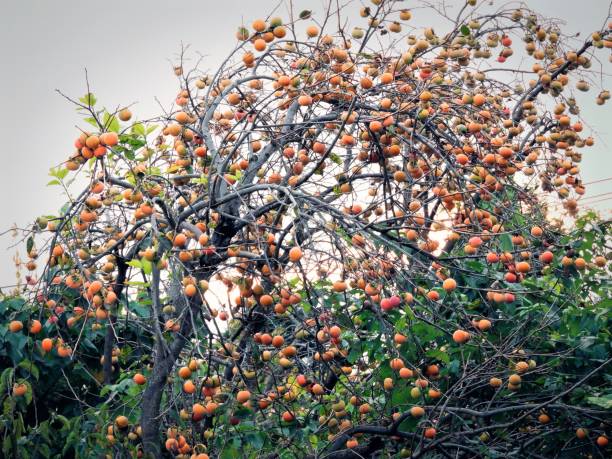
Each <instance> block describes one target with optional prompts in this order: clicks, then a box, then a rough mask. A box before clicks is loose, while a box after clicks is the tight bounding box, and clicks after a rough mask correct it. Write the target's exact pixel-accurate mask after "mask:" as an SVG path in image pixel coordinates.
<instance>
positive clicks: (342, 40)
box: [2, 0, 612, 458]
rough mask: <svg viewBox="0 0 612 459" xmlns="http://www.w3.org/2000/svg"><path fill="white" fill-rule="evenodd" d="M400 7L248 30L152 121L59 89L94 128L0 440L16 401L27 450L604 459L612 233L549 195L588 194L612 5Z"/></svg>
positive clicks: (11, 332)
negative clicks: (433, 17)
mask: <svg viewBox="0 0 612 459" xmlns="http://www.w3.org/2000/svg"><path fill="white" fill-rule="evenodd" d="M351 5H352V4H351ZM406 7H407V5H406V3H404V2H401V1H383V0H377V1H372V2H371V3H370V4H369V6H367V7H362V8H361V9H360V10H359V16H360V17H359V18H357V19H355V21H354V22H355V24H351V25H348V23H347V20H346V18H345V15H346V14H347V11H348V9H349V8H353V6H346V7H340V6H339V4H337V3H336V2H329V4H328V6H327V9H326V10H325V11H319V12H314V13H313V12H311V11H302V12H297V11H292V10H291V9H289V11H288V14H287V17H285V18H283V19H281V18H277V17H269V18H266V19H265V20H262V19H260V20H255V21H254V22H253V23H252V24H250V25H248V26H247V25H245V26H241V27H239V28H238V31H237V33H236V38H237V44H236V46H235V47H234V48H233V50H232V51H231V53H230V54H229V56H228V57H227V59H226V60H224V61H223V62H222V63H221V64H220V65H219V66H218V67H217V68H216V70H215V71H214V72H210V73H208V74H206V73H203V72H202V71H201V70H199V68H198V67H199V66H198V65H197V66H195V68H193V69H188V68H187V65H186V62H187V61H186V60H183V59H181V61H180V62H179V63H178V64H177V66H176V67H175V69H174V71H175V74H176V75H177V78H178V81H179V83H180V88H179V89H178V93H177V97H176V101H175V109H174V110H173V111H172V112H170V113H164V114H163V115H160V116H159V117H156V118H155V119H150V120H147V121H134V119H133V118H132V113H131V111H130V109H128V108H123V109H121V110H116V111H108V110H105V109H103V108H100V107H99V104H98V103H97V101H96V100H95V97H94V96H93V94H91V93H87V94H86V95H85V97H83V98H81V99H79V100H73V99H70V100H71V101H72V102H73V103H74V104H76V106H77V108H78V110H79V111H80V112H82V113H83V114H84V117H85V120H84V121H85V122H87V123H89V124H90V125H91V126H93V129H92V127H91V126H89V127H87V128H83V130H82V131H81V132H80V133H78V137H77V139H76V140H75V142H74V148H75V150H74V153H73V154H72V155H70V157H69V158H68V159H67V161H66V162H65V163H64V164H63V165H62V166H61V167H60V168H56V169H53V170H52V175H53V176H54V179H53V181H52V182H51V184H55V185H62V186H64V187H65V189H66V190H68V191H67V196H68V198H69V199H68V202H67V203H66V205H65V206H64V207H63V208H62V209H61V212H60V213H59V214H58V215H50V216H43V217H39V218H38V219H37V220H36V222H35V224H34V225H33V227H32V229H31V230H28V231H24V235H23V237H24V240H26V246H27V247H26V248H27V253H28V256H29V260H27V261H24V266H25V268H27V269H28V270H29V271H31V273H30V274H29V275H28V277H27V280H28V282H27V285H25V286H24V287H23V289H22V292H21V297H22V298H21V299H18V298H13V299H7V300H6V301H5V302H4V303H2V304H3V310H4V312H5V313H6V318H7V321H8V322H10V323H9V324H8V328H5V329H4V330H3V332H2V333H3V336H4V340H5V343H6V352H5V353H4V354H3V357H2V358H3V359H4V360H3V361H5V362H7V367H8V368H7V369H6V370H5V371H4V373H3V375H2V384H3V385H2V388H3V389H4V391H3V392H4V394H5V395H6V401H5V404H6V405H7V406H8V407H9V409H7V410H6V411H5V414H4V416H6V419H5V422H4V426H5V429H4V435H5V444H4V448H5V453H6V454H7V455H8V454H10V453H11V452H15V451H17V448H18V443H19V442H18V441H17V438H16V437H15V435H14V434H13V435H11V434H10V432H9V431H10V430H11V429H10V427H11V426H13V427H14V426H15V425H18V421H17V420H16V418H15V417H14V416H13V415H12V414H13V413H16V412H18V411H19V410H22V411H23V412H25V416H26V418H25V419H26V422H25V423H24V418H23V416H22V417H21V418H20V419H21V421H20V422H21V424H19V425H20V426H21V427H20V429H18V430H19V432H23V431H28V428H27V427H26V425H27V426H30V427H29V428H30V430H29V434H28V435H30V436H29V437H27V438H29V439H30V440H27V439H26V440H23V441H22V442H21V445H24V444H28V443H27V441H31V442H32V443H31V444H32V445H34V444H36V446H32V448H34V447H35V448H36V449H35V450H34V453H32V451H33V450H32V449H31V448H30V449H29V451H28V448H24V451H26V453H25V454H28V455H29V454H33V455H34V456H35V457H39V456H36V454H40V457H45V455H46V457H51V456H53V457H55V455H56V454H59V455H61V454H66V451H69V450H70V451H73V454H75V455H76V456H88V457H91V455H93V454H107V455H109V456H114V457H131V456H138V457H142V456H148V457H162V456H174V457H194V458H205V457H209V456H210V457H223V458H229V457H283V458H285V457H287V458H288V457H311V458H323V457H329V458H332V457H333V458H349V457H372V456H376V455H378V456H379V457H391V456H401V457H413V458H421V457H532V456H533V457H552V456H555V457H557V456H558V457H587V456H588V457H603V456H604V455H605V454H606V445H607V436H606V435H607V434H609V429H610V423H609V419H610V417H609V409H610V405H611V403H612V402H611V397H612V396H611V392H610V386H609V383H610V373H609V367H608V365H609V363H610V360H611V359H610V356H609V346H610V339H609V330H608V325H609V322H608V318H607V313H608V312H609V308H610V299H609V291H608V290H607V285H606V279H607V276H608V275H609V270H608V269H609V267H608V265H609V264H608V261H607V260H608V256H609V247H610V245H609V244H610V240H609V235H608V233H607V228H608V226H609V225H608V224H607V222H600V221H598V220H597V218H596V217H595V216H594V215H588V216H586V217H582V218H581V219H579V220H578V223H577V224H578V226H579V228H578V230H577V232H576V231H568V230H566V229H564V228H563V226H562V225H561V224H558V223H555V222H554V221H553V220H552V217H553V216H554V215H552V212H551V211H550V209H548V203H550V202H551V199H554V200H556V202H558V203H559V204H560V206H559V207H558V208H556V209H554V212H555V213H556V214H561V213H563V214H566V215H567V214H569V216H574V215H576V213H577V212H578V198H579V197H580V196H581V195H582V194H583V193H584V192H585V188H584V185H583V182H582V179H581V178H580V168H579V163H580V161H581V158H582V154H583V151H585V150H586V149H588V147H589V146H591V145H593V143H594V140H593V138H592V137H589V136H588V135H587V134H585V133H584V128H583V121H582V120H581V117H580V112H579V107H578V104H577V99H576V98H575V95H574V93H575V92H576V91H586V90H588V89H589V87H590V86H597V85H596V83H594V82H596V81H597V77H598V74H599V73H600V72H601V70H594V69H595V68H598V69H599V68H601V66H602V65H603V64H602V63H601V62H598V61H597V59H598V58H600V57H602V56H603V58H604V59H608V55H609V51H607V50H608V49H609V48H610V47H612V36H611V34H610V30H611V29H610V25H609V24H608V23H607V22H608V20H609V18H605V17H602V18H601V22H602V28H601V30H596V31H592V34H590V35H589V36H588V37H586V38H585V41H578V38H576V37H570V36H567V35H566V34H565V33H564V32H563V29H562V28H561V25H560V24H558V23H557V22H555V21H554V20H551V19H547V18H544V17H541V16H539V15H538V14H536V13H535V12H533V11H530V10H529V9H527V8H526V7H524V6H519V7H515V5H509V6H490V5H488V4H484V5H477V4H476V2H475V1H471V0H470V1H468V2H467V3H466V4H464V5H461V6H460V7H457V6H456V7H455V8H454V9H453V8H451V7H450V5H440V6H437V5H431V6H429V7H428V8H429V9H430V10H432V11H435V12H436V13H437V14H439V16H440V21H441V22H442V23H443V24H444V25H445V29H444V30H440V29H439V28H438V27H436V30H435V31H434V29H433V28H431V27H427V26H426V24H422V23H421V24H419V23H418V20H419V14H420V12H421V11H422V10H420V9H415V10H414V11H410V10H408V9H405V8H406ZM412 16H414V17H412ZM605 53H608V55H605ZM201 64H202V63H200V65H201ZM595 91H598V95H597V97H596V102H597V104H600V105H601V104H604V103H605V102H606V101H607V99H608V98H609V93H608V92H607V91H605V90H603V89H595ZM73 176H74V177H73ZM69 180H74V183H73V185H72V187H70V188H69V187H68V185H69V184H68V181H69ZM79 184H81V185H84V186H83V187H82V188H81V191H79V192H76V193H73V192H72V191H70V190H73V189H74V188H75V187H76V186H77V185H79ZM33 368H34V369H33ZM51 375H55V376H51ZM39 387H45V390H44V391H42V390H40V389H38V388H39ZM54 393H61V394H63V395H62V397H65V398H66V400H69V401H67V402H66V406H69V407H70V410H71V411H70V416H74V418H72V419H73V420H70V419H68V418H67V417H66V416H65V414H66V413H64V414H62V415H61V416H62V417H63V419H61V418H58V416H59V414H57V413H56V411H57V410H60V411H61V410H62V406H61V403H60V404H59V405H60V406H57V405H58V404H57V402H56V403H55V405H54V411H53V412H52V413H50V412H45V413H41V412H37V413H36V415H34V414H32V409H33V408H32V407H36V406H39V407H41V406H49V405H45V404H48V403H49V402H48V401H45V400H47V399H48V398H49V395H52V394H54ZM63 408H65V409H67V408H66V407H63ZM48 411H50V410H48ZM77 415H78V420H74V419H77V418H76V417H77ZM20 416H21V415H20ZM58 419H59V421H58ZM41 422H42V423H43V424H44V422H46V423H47V424H46V427H45V429H46V431H47V436H48V432H49V429H59V431H60V432H65V431H67V430H70V429H72V430H73V431H74V433H73V435H72V438H69V439H66V440H64V441H63V442H62V445H61V447H60V449H61V448H64V449H63V451H62V452H59V451H56V449H57V447H58V445H57V444H55V445H54V442H53V439H48V438H47V440H45V439H44V435H43V434H42V433H41V432H42V430H41V427H40V426H41V425H43V424H41ZM16 423H17V424H16ZM66 423H68V426H69V427H68V428H66V430H62V429H64V427H65V424H66ZM58 426H59V427H58ZM18 435H20V434H18ZM41 435H42V436H41ZM37 436H38V437H37ZM24 438H26V437H24ZM35 438H40V440H36V441H35V440H33V439H35ZM58 438H59V437H58ZM45 442H46V443H47V444H48V445H46V446H45V447H44V448H42V447H41V446H40V445H41V443H45ZM64 443H65V445H66V446H65V447H64ZM43 449H44V451H43Z"/></svg>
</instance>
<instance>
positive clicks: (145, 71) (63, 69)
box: [0, 0, 612, 288]
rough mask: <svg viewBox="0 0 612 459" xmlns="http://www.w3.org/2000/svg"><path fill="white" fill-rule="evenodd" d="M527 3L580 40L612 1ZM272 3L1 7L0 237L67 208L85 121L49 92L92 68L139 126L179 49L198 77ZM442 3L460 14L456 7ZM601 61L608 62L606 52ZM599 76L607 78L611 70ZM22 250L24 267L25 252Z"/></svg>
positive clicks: (607, 132)
mask: <svg viewBox="0 0 612 459" xmlns="http://www.w3.org/2000/svg"><path fill="white" fill-rule="evenodd" d="M341 3H349V5H348V8H349V11H350V14H349V15H350V16H351V17H354V18H356V21H357V20H359V19H358V18H357V11H358V9H359V7H360V6H361V4H362V3H363V2H361V1H356V0H355V1H349V2H347V1H346V0H344V1H343V2H341ZM501 3H502V2H500V1H496V0H495V1H494V4H501ZM504 3H507V2H504ZM526 3H527V5H528V6H530V7H531V8H534V9H536V11H538V12H540V13H542V14H544V15H547V16H552V17H556V18H559V19H561V20H564V21H565V22H566V23H567V28H566V30H567V31H571V32H581V34H582V35H581V36H582V37H585V36H586V35H587V34H590V32H591V31H593V30H594V29H596V28H599V27H601V25H602V24H604V23H605V21H606V16H607V14H608V7H609V5H608V0H589V1H588V8H586V7H584V8H578V9H577V8H576V5H577V2H575V1H573V0H537V1H536V0H528V1H527V2H526ZM586 3H587V2H584V3H580V4H582V5H586ZM278 4H279V2H278V1H277V0H256V1H255V0H223V1H213V0H199V1H195V0H182V1H180V2H168V1H160V0H127V1H126V0H107V1H105V2H99V1H94V0H53V1H49V0H2V10H3V11H2V16H1V18H0V62H2V72H0V104H1V105H0V138H2V140H3V145H2V148H1V149H0V163H1V166H2V167H0V215H2V216H3V218H2V219H1V220H0V222H1V224H0V233H2V232H4V231H5V230H8V229H9V228H10V227H11V226H12V225H13V224H16V225H17V226H18V227H26V226H28V225H29V224H31V222H33V221H34V219H35V218H36V217H37V216H38V215H42V214H53V213H57V211H58V209H59V208H60V207H61V205H62V204H63V202H64V198H63V196H62V194H61V190H60V188H58V187H47V186H46V184H47V182H48V181H49V180H51V178H50V177H49V176H48V173H49V168H50V167H54V166H57V165H59V164H60V163H61V162H62V161H64V160H65V159H66V158H67V157H68V156H69V155H70V154H71V153H72V150H73V148H72V143H73V140H74V138H75V137H76V135H77V133H78V131H77V129H76V126H77V125H80V126H83V123H82V122H81V121H80V117H79V115H78V114H77V112H76V111H75V109H74V106H73V105H71V104H70V103H69V102H68V101H66V100H65V99H64V98H62V97H61V96H60V95H59V94H58V93H56V91H55V90H56V89H60V90H61V91H62V92H63V93H65V94H67V95H69V96H71V97H75V98H78V97H81V96H82V95H83V94H85V93H86V84H85V69H87V74H88V79H89V84H90V88H91V90H92V92H93V93H94V94H95V95H96V97H97V98H98V100H100V101H101V103H103V104H104V105H105V106H106V107H108V108H114V107H118V106H125V105H130V104H135V105H134V106H133V108H132V111H133V112H134V113H135V115H136V117H138V118H140V119H146V118H149V117H153V116H155V115H157V114H159V113H160V105H159V104H160V103H161V104H162V106H163V107H169V106H170V103H171V102H172V100H173V99H174V97H175V95H176V91H177V87H178V86H177V81H176V77H175V76H174V74H173V72H172V66H173V63H175V62H176V61H177V55H178V53H179V52H180V49H181V46H182V45H189V52H190V53H191V56H192V58H193V59H194V60H195V59H196V58H197V56H198V54H197V53H200V54H202V55H203V56H205V57H204V65H203V66H202V67H203V68H204V69H206V68H209V69H210V70H212V69H214V68H215V67H216V66H217V65H218V64H219V63H220V62H222V60H223V59H224V58H225V57H226V56H227V55H228V53H229V52H230V51H231V50H232V48H233V46H234V44H235V38H234V34H235V31H236V28H237V26H238V25H240V24H242V23H246V24H250V23H251V21H252V20H254V19H257V18H265V17H266V16H267V14H268V13H270V12H271V11H272V10H273V9H274V8H275V7H277V6H278ZM293 4H294V5H295V10H296V11H301V10H302V9H311V10H313V11H314V14H315V17H316V16H317V13H318V14H319V15H320V14H321V12H322V11H323V7H322V5H323V1H321V0H293ZM405 4H406V7H408V8H411V9H413V19H412V22H414V23H419V16H420V14H421V12H422V14H423V15H426V13H425V12H424V11H423V10H420V9H419V8H418V7H419V5H421V3H420V2H419V1H417V0H411V1H406V2H405ZM447 4H448V5H452V6H454V8H455V9H457V8H458V7H459V6H461V5H462V4H463V2H462V1H461V0H449V1H447ZM275 15H279V16H281V17H287V14H286V7H285V6H284V5H282V6H280V7H279V8H278V10H277V12H276V13H275ZM421 17H422V16H421ZM428 18H430V16H428ZM361 21H363V20H361ZM437 21H438V22H436V20H431V19H429V22H425V24H426V25H430V24H431V25H433V26H434V28H435V27H436V26H438V27H439V29H440V30H442V29H443V26H442V24H443V23H442V22H441V21H440V20H437ZM598 55H599V56H601V57H602V58H603V59H607V56H606V54H605V52H603V53H602V52H600V53H598ZM596 65H597V64H596ZM187 66H188V65H187ZM603 68H604V71H606V70H607V71H608V72H610V64H609V63H608V62H607V61H605V62H604V63H603ZM610 81H611V79H610V77H609V76H605V77H604V86H605V85H606V84H607V87H606V89H612V87H610V86H612V84H610ZM587 94H588V97H585V103H583V104H582V106H581V108H582V113H583V114H584V117H585V119H587V120H590V121H591V124H590V126H588V127H587V131H589V130H590V129H593V135H594V137H595V139H596V146H595V147H593V148H591V149H590V150H587V152H586V153H585V155H584V159H583V163H582V166H581V167H582V177H583V180H584V181H585V182H587V183H588V182H592V181H597V180H601V179H606V178H609V177H611V176H612V155H611V154H610V153H609V149H610V147H612V129H611V128H610V126H611V123H610V120H611V119H612V109H611V103H610V101H609V102H608V104H607V105H605V106H603V107H598V106H596V105H595V103H594V101H593V99H594V98H595V93H594V92H593V91H591V92H589V93H587ZM610 192H612V181H604V182H599V183H594V184H592V185H591V186H587V194H586V196H585V197H591V202H593V203H594V204H593V207H594V208H596V209H598V210H601V211H603V212H606V213H607V214H606V215H608V216H610V209H611V208H612V200H610V199H607V200H606V198H608V197H610V195H603V196H600V195H602V194H603V193H610ZM600 199H604V200H603V201H600ZM596 201H599V202H596ZM14 242H15V241H14V240H13V239H12V237H11V235H10V233H6V234H3V235H2V236H0V261H1V262H0V288H2V287H5V286H9V285H11V284H14V282H15V274H14V273H15V268H14V265H13V263H12V261H11V259H12V257H13V256H14V255H15V251H16V248H12V247H11V245H12V244H14ZM17 249H20V254H21V256H22V257H24V248H23V246H21V247H18V248H17Z"/></svg>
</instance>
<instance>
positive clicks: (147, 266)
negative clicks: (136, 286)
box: [140, 258, 153, 274]
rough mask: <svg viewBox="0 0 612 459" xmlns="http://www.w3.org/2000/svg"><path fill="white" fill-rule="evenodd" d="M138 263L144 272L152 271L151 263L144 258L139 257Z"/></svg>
mask: <svg viewBox="0 0 612 459" xmlns="http://www.w3.org/2000/svg"><path fill="white" fill-rule="evenodd" d="M140 264H141V265H142V271H143V272H144V273H145V274H151V273H152V272H153V263H151V262H150V261H149V260H147V259H146V258H143V259H141V260H140Z"/></svg>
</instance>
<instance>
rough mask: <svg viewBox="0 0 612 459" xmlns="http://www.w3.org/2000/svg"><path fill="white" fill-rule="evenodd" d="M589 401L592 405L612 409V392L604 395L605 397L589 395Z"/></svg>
mask: <svg viewBox="0 0 612 459" xmlns="http://www.w3.org/2000/svg"><path fill="white" fill-rule="evenodd" d="M587 401H588V402H589V403H590V404H591V405H596V406H600V407H602V408H605V409H606V410H610V409H612V394H608V395H604V396H603V397H587Z"/></svg>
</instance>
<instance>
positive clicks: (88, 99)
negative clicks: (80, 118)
mask: <svg viewBox="0 0 612 459" xmlns="http://www.w3.org/2000/svg"><path fill="white" fill-rule="evenodd" d="M79 101H81V102H82V103H83V104H85V105H89V106H90V107H93V106H94V105H96V102H97V99H96V97H95V96H94V95H93V93H91V92H88V93H87V94H85V95H84V96H83V97H80V98H79Z"/></svg>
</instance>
